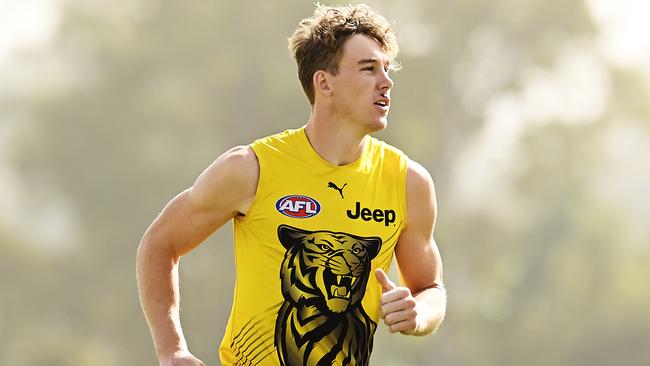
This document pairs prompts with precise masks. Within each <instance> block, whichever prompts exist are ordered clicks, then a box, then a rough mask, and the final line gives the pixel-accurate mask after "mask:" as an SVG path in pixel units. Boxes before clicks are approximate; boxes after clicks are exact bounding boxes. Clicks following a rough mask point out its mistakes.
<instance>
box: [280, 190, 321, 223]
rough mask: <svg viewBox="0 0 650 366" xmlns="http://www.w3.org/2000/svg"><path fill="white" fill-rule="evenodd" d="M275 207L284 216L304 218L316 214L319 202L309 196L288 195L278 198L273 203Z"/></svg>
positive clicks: (318, 210) (318, 209)
mask: <svg viewBox="0 0 650 366" xmlns="http://www.w3.org/2000/svg"><path fill="white" fill-rule="evenodd" d="M275 208H276V210H278V211H279V212H280V213H281V214H283V215H285V216H289V217H293V218H296V219H306V218H308V217H312V216H316V215H318V213H319V212H320V203H318V201H316V200H315V199H313V198H311V197H307V196H300V195H289V196H284V197H282V198H280V199H279V200H278V201H277V202H276V203H275Z"/></svg>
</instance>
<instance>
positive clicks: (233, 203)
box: [136, 146, 259, 365]
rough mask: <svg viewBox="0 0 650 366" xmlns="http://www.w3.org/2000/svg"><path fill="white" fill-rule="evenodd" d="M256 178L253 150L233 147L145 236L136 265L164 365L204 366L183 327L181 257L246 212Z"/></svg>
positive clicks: (158, 350)
mask: <svg viewBox="0 0 650 366" xmlns="http://www.w3.org/2000/svg"><path fill="white" fill-rule="evenodd" d="M258 179H259V164H258V161H257V157H256V156H255V153H254V152H253V150H252V149H251V148H250V147H249V146H241V147H236V148H233V149H231V150H229V151H228V152H226V153H224V154H223V155H221V156H220V157H219V158H218V159H217V160H215V161H214V163H212V164H211V165H210V166H209V167H208V168H207V169H206V170H205V171H204V172H203V173H202V174H201V175H200V176H199V178H198V179H197V180H196V182H195V183H194V185H193V186H192V187H190V188H188V189H186V190H185V191H183V192H181V193H180V194H179V195H177V196H176V197H174V199H172V200H171V201H170V202H169V203H168V204H167V206H166V207H165V208H164V210H163V211H162V212H161V213H160V215H158V217H157V218H156V219H155V220H154V222H153V223H152V224H151V226H150V227H149V228H148V229H147V231H146V233H145V234H144V237H143V238H142V241H141V242H140V246H139V247H138V254H137V263H136V269H137V278H138V293H139V295H140V301H141V303H142V308H143V311H144V313H145V316H146V318H147V322H148V324H149V328H150V330H151V334H152V337H153V341H154V345H155V348H156V354H157V356H158V359H159V361H160V364H161V365H203V363H202V362H201V361H199V360H198V359H196V358H195V357H194V356H192V355H191V354H190V353H189V351H188V348H187V343H186V342H185V337H184V336H183V331H182V328H181V325H180V316H179V302H180V296H179V290H178V263H179V259H180V257H181V256H182V255H183V254H185V253H187V252H189V251H191V250H192V249H194V248H196V247H197V246H198V245H199V244H201V243H202V242H203V241H204V240H205V239H207V238H208V237H209V236H210V235H211V234H212V233H213V232H214V231H215V230H217V229H218V228H219V227H221V226H222V225H223V224H225V223H226V222H228V220H230V219H231V218H233V217H234V216H235V215H237V214H239V213H245V212H246V211H247V210H248V208H249V207H250V205H251V203H252V201H253V198H254V197H255V191H256V189H257V182H258Z"/></svg>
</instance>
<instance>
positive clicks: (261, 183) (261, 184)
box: [237, 141, 266, 222]
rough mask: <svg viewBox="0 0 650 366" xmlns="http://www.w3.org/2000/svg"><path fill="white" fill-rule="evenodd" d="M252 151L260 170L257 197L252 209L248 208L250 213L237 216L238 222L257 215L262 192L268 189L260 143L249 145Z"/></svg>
mask: <svg viewBox="0 0 650 366" xmlns="http://www.w3.org/2000/svg"><path fill="white" fill-rule="evenodd" d="M248 146H249V147H250V148H251V150H253V154H255V156H256V157H257V165H258V169H259V175H258V178H257V187H256V188H255V197H253V201H252V202H251V205H250V207H249V208H248V211H247V212H246V213H245V214H243V215H239V216H237V220H239V221H240V222H246V221H248V220H249V219H250V217H251V216H252V215H253V214H254V213H255V211H256V209H257V206H258V205H259V201H260V200H261V197H260V195H261V192H263V190H264V188H265V187H266V171H265V170H264V169H263V168H262V166H263V164H262V158H261V155H262V154H260V151H257V150H256V149H259V143H258V142H257V141H256V142H254V143H252V144H249V145H248Z"/></svg>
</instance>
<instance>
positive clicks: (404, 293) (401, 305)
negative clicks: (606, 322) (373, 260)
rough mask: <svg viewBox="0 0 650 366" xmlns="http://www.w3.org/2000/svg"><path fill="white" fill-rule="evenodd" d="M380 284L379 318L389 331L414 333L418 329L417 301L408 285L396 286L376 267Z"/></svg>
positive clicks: (376, 274)
mask: <svg viewBox="0 0 650 366" xmlns="http://www.w3.org/2000/svg"><path fill="white" fill-rule="evenodd" d="M375 276H376V277H377V281H378V282H379V284H381V289H382V295H381V318H382V319H384V323H385V324H386V325H387V326H388V330H389V331H390V332H391V333H396V332H400V333H402V334H407V335H410V334H414V333H416V331H417V329H418V322H417V315H418V313H417V307H416V305H417V302H416V301H415V298H414V297H413V295H412V294H411V290H409V289H408V287H398V286H396V285H395V283H393V281H391V280H390V279H389V278H388V276H387V275H386V273H385V272H384V271H383V270H382V269H381V268H378V269H377V270H376V271H375Z"/></svg>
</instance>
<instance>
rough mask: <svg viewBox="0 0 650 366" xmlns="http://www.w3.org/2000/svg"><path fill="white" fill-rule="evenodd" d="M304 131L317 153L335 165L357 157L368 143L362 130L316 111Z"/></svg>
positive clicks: (350, 161) (348, 162)
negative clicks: (325, 116)
mask: <svg viewBox="0 0 650 366" xmlns="http://www.w3.org/2000/svg"><path fill="white" fill-rule="evenodd" d="M305 133H306V134H307V139H308V140H309V143H310V144H311V146H312V147H313V148H314V150H315V151H316V152H317V153H318V155H320V156H321V157H322V158H323V159H325V160H326V161H328V162H329V163H331V164H333V165H337V166H340V165H346V164H350V163H352V162H354V161H356V160H357V159H359V158H360V157H361V153H362V152H363V149H364V147H365V146H366V144H367V143H368V142H367V141H368V139H367V138H366V137H367V136H368V135H367V133H365V132H364V131H356V130H354V129H352V128H350V126H349V124H346V123H342V122H341V121H340V120H337V119H336V118H324V117H322V116H319V115H317V114H316V113H312V114H311V116H310V118H309V122H307V125H306V126H305Z"/></svg>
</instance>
